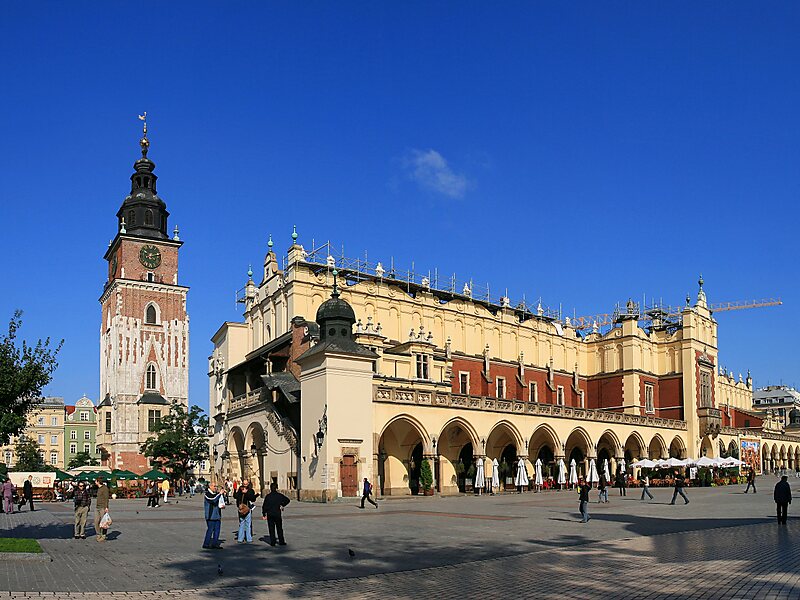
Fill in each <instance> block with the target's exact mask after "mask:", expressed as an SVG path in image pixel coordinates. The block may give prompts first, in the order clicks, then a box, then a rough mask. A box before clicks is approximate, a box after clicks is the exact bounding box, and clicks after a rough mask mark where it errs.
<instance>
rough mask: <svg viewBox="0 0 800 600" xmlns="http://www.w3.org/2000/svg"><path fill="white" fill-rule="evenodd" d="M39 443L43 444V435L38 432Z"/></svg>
mask: <svg viewBox="0 0 800 600" xmlns="http://www.w3.org/2000/svg"><path fill="white" fill-rule="evenodd" d="M39 445H40V446H44V435H42V434H39Z"/></svg>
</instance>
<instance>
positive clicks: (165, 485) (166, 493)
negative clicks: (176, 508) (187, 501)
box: [161, 479, 169, 504]
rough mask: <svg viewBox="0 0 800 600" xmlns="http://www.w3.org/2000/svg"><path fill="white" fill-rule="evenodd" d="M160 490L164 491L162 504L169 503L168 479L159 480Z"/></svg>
mask: <svg viewBox="0 0 800 600" xmlns="http://www.w3.org/2000/svg"><path fill="white" fill-rule="evenodd" d="M161 491H162V492H163V493H164V504H169V502H168V501H167V496H169V479H164V481H162V482H161Z"/></svg>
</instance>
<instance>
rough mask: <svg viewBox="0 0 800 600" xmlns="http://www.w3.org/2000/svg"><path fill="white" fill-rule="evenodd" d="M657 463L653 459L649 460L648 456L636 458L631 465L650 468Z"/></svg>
mask: <svg viewBox="0 0 800 600" xmlns="http://www.w3.org/2000/svg"><path fill="white" fill-rule="evenodd" d="M657 464H658V463H656V462H655V461H654V460H650V459H649V458H643V459H642V460H638V461H636V462H635V463H631V466H632V467H638V468H639V469H652V468H653V467H655V466H656V465H657Z"/></svg>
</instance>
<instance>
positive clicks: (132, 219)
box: [128, 210, 136, 227]
mask: <svg viewBox="0 0 800 600" xmlns="http://www.w3.org/2000/svg"><path fill="white" fill-rule="evenodd" d="M134 225H136V212H135V211H133V210H129V211H128V226H129V227H133V226H134Z"/></svg>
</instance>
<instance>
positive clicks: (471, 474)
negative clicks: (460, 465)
mask: <svg viewBox="0 0 800 600" xmlns="http://www.w3.org/2000/svg"><path fill="white" fill-rule="evenodd" d="M475 472H476V469H475V465H470V466H469V469H467V474H466V476H467V477H466V480H465V481H464V490H465V491H467V492H471V491H472V489H473V488H472V485H473V482H474V481H475Z"/></svg>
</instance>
